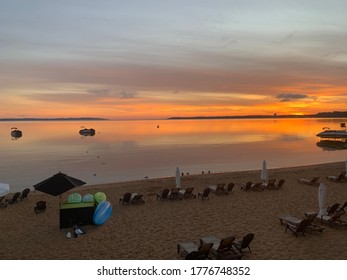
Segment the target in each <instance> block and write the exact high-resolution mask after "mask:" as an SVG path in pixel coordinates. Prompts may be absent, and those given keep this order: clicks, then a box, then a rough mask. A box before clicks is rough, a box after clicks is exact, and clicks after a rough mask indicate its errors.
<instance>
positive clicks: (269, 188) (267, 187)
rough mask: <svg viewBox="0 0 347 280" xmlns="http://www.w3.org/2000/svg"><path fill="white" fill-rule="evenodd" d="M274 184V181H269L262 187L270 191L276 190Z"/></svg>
mask: <svg viewBox="0 0 347 280" xmlns="http://www.w3.org/2000/svg"><path fill="white" fill-rule="evenodd" d="M275 182H276V179H269V181H268V182H267V183H264V184H262V185H263V187H264V188H265V189H268V190H271V189H275V188H276V186H275Z"/></svg>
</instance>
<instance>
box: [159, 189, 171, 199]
mask: <svg viewBox="0 0 347 280" xmlns="http://www.w3.org/2000/svg"><path fill="white" fill-rule="evenodd" d="M169 193H170V190H169V189H163V191H162V192H161V193H157V199H160V200H168V199H169Z"/></svg>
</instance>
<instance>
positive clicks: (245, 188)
mask: <svg viewBox="0 0 347 280" xmlns="http://www.w3.org/2000/svg"><path fill="white" fill-rule="evenodd" d="M251 187H252V182H251V181H249V182H247V183H246V184H242V185H241V190H243V191H245V192H247V191H250V190H251Z"/></svg>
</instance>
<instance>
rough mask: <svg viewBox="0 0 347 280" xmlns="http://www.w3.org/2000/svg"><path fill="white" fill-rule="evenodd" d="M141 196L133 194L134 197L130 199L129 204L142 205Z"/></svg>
mask: <svg viewBox="0 0 347 280" xmlns="http://www.w3.org/2000/svg"><path fill="white" fill-rule="evenodd" d="M144 203H145V201H144V200H143V194H135V196H134V197H133V198H132V199H131V204H144Z"/></svg>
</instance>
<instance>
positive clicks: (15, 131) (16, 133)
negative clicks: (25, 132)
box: [11, 127, 22, 138]
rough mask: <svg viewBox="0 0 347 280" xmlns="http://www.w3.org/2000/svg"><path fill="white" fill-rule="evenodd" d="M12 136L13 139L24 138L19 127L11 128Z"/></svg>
mask: <svg viewBox="0 0 347 280" xmlns="http://www.w3.org/2000/svg"><path fill="white" fill-rule="evenodd" d="M11 136H12V137H13V138H20V137H22V131H20V130H19V129H18V128H17V127H12V128H11Z"/></svg>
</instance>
